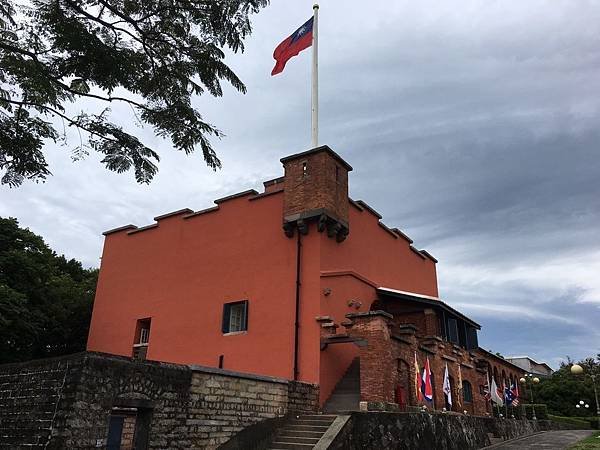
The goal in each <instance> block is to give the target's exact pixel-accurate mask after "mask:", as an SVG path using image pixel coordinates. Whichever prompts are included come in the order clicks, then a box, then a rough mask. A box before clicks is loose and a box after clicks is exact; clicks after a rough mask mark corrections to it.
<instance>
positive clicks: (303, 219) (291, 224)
mask: <svg viewBox="0 0 600 450" xmlns="http://www.w3.org/2000/svg"><path fill="white" fill-rule="evenodd" d="M310 221H316V222H317V230H318V231H319V233H322V232H323V231H327V236H328V237H330V238H335V240H336V241H337V242H342V241H343V240H345V239H346V237H347V236H348V233H349V232H350V228H349V226H348V223H347V222H346V221H344V220H342V219H340V218H339V217H337V216H336V215H335V214H333V213H332V212H331V211H328V210H327V209H325V208H319V209H312V210H310V211H303V212H301V213H299V214H292V215H290V216H287V217H284V218H283V232H284V233H285V235H286V236H287V237H289V238H292V237H294V232H295V230H296V229H297V230H298V232H300V234H304V235H306V234H308V229H309V222H310Z"/></svg>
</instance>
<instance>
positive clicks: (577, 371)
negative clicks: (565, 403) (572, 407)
mask: <svg viewBox="0 0 600 450" xmlns="http://www.w3.org/2000/svg"><path fill="white" fill-rule="evenodd" d="M571 373H572V374H573V375H584V370H583V367H581V366H580V365H579V364H573V365H572V366H571ZM585 375H588V376H589V377H590V378H591V379H592V386H593V387H594V397H595V399H596V415H597V416H598V417H600V401H598V390H597V389H596V375H595V374H594V373H587V374H585ZM579 403H580V404H583V403H584V402H583V401H580V402H579Z"/></svg>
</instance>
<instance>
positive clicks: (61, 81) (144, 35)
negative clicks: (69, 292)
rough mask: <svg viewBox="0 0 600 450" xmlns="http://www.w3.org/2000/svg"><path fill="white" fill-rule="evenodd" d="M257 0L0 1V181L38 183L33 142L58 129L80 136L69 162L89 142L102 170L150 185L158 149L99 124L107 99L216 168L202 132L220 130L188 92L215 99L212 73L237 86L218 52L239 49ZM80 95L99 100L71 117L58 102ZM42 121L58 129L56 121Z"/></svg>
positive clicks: (261, 1)
mask: <svg viewBox="0 0 600 450" xmlns="http://www.w3.org/2000/svg"><path fill="white" fill-rule="evenodd" d="M267 3H268V0H23V1H17V0H0V170H4V172H5V173H4V175H3V177H2V180H1V182H2V183H3V184H9V185H11V186H17V185H20V184H21V183H22V182H23V181H24V180H25V179H33V180H43V179H45V178H46V177H47V176H48V175H49V174H50V171H49V169H48V164H47V162H46V159H45V158H44V154H43V152H42V149H43V145H44V142H45V141H47V140H53V141H57V140H59V139H65V132H64V131H62V130H63V126H64V128H66V126H69V127H75V128H76V129H78V131H79V133H80V136H81V140H80V142H79V143H78V144H79V145H77V146H76V147H75V148H74V149H73V157H74V158H80V157H84V156H85V155H87V154H88V153H89V150H94V151H97V152H99V153H100V154H102V155H103V159H102V163H103V164H104V165H105V166H106V167H107V168H108V169H110V170H113V171H116V172H124V171H127V170H130V169H133V170H134V173H135V178H136V180H137V181H138V182H140V183H148V182H150V180H151V179H152V177H153V176H154V175H155V174H156V172H157V165H156V163H157V162H158V161H159V155H158V153H157V152H156V150H154V149H151V148H150V147H147V146H146V145H145V144H143V143H142V142H141V141H140V140H139V139H138V138H137V137H135V136H134V135H133V134H130V133H129V132H128V131H126V130H125V129H124V128H123V127H122V126H120V125H118V124H115V123H112V122H111V121H110V116H109V109H107V107H106V105H109V104H111V103H114V102H123V103H125V104H128V105H130V106H131V108H132V109H133V110H134V112H135V114H136V118H137V119H138V121H140V122H142V123H145V124H148V125H150V126H151V127H152V128H153V129H154V132H155V134H156V135H157V136H160V137H165V138H169V139H170V140H171V141H172V143H173V145H174V146H175V148H176V149H178V150H182V151H184V152H186V153H188V154H189V153H191V152H193V151H194V150H195V149H196V148H200V150H201V151H202V154H203V156H204V160H205V161H206V164H208V166H210V167H212V168H213V169H216V168H218V167H220V165H221V163H220V161H219V159H218V158H217V155H216V153H215V151H214V149H213V147H212V145H211V143H210V141H209V138H210V137H213V138H214V137H217V138H219V137H221V132H220V131H219V130H218V129H217V128H216V127H215V126H214V125H212V124H210V123H208V122H207V121H206V120H205V119H204V118H203V117H202V115H201V114H200V112H199V111H198V110H197V109H195V108H194V107H193V106H192V102H191V99H192V96H193V95H201V94H203V93H205V92H207V93H209V94H211V95H213V96H217V97H218V96H221V95H222V94H223V91H222V86H221V82H222V81H226V82H228V83H230V84H231V85H232V86H233V87H234V88H235V89H237V90H238V91H241V92H245V91H246V88H245V86H244V84H243V83H242V82H241V80H240V79H239V78H238V77H237V76H236V75H235V73H233V71H232V70H231V69H230V68H229V67H228V66H227V65H226V64H225V63H224V57H225V53H224V50H223V49H225V48H229V49H230V50H232V51H233V52H238V51H243V49H244V45H243V40H244V38H245V37H246V36H248V35H249V33H250V32H251V25H250V20H249V16H250V15H251V14H252V13H256V12H258V11H259V9H260V8H261V7H264V6H266V4H267ZM82 98H87V99H92V100H94V101H95V103H91V102H88V103H87V104H86V106H88V105H93V104H95V105H100V106H101V107H100V108H99V110H98V111H95V112H91V111H87V110H86V111H82V112H81V113H79V114H70V113H69V112H68V111H67V108H66V104H67V103H69V102H74V101H76V100H78V99H82ZM103 108H104V109H103ZM52 117H54V118H58V119H57V120H58V121H60V120H62V122H63V126H59V127H58V129H57V128H56V127H55V126H54V125H53V123H52V122H51V121H50V120H51V118H52ZM55 122H56V120H55ZM59 123H60V122H59Z"/></svg>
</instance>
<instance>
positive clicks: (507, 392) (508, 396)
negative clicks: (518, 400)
mask: <svg viewBox="0 0 600 450" xmlns="http://www.w3.org/2000/svg"><path fill="white" fill-rule="evenodd" d="M513 400H514V397H513V393H512V390H511V389H510V387H505V388H504V403H505V404H507V405H512V402H513Z"/></svg>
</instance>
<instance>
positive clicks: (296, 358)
mask: <svg viewBox="0 0 600 450" xmlns="http://www.w3.org/2000/svg"><path fill="white" fill-rule="evenodd" d="M296 232H297V233H298V238H297V241H296V242H297V247H296V322H295V323H294V381H297V380H298V374H299V373H300V370H299V369H298V331H299V328H300V284H301V283H300V262H301V259H300V256H301V249H302V242H301V235H302V233H300V230H299V229H298V230H296Z"/></svg>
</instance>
